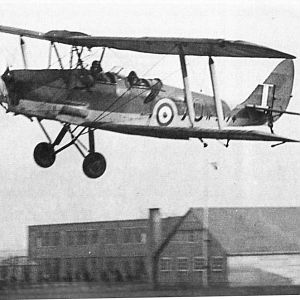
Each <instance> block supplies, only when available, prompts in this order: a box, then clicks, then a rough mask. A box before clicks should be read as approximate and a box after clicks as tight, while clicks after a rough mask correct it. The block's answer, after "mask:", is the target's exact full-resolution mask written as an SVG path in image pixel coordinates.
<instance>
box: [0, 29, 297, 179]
mask: <svg viewBox="0 0 300 300" xmlns="http://www.w3.org/2000/svg"><path fill="white" fill-rule="evenodd" d="M0 32H3V33H9V34H14V35H19V36H20V47H21V50H22V52H21V53H22V57H23V61H24V69H18V70H11V69H9V68H7V69H6V71H5V73H4V74H3V75H2V77H1V82H0V89H1V92H0V93H1V103H2V106H3V107H4V108H5V109H6V111H7V112H11V113H14V114H15V115H19V114H21V115H24V116H27V117H29V118H30V119H32V118H36V120H37V122H38V124H39V125H40V127H41V129H42V130H43V132H44V134H45V136H46V138H47V142H42V143H39V144H38V145H37V146H36V147H35V149H34V159H35V162H36V163H37V164H38V165H39V166H40V167H43V168H48V167H50V166H52V165H53V163H54V162H55V158H56V155H57V154H58V153H59V152H61V151H63V150H65V149H66V148H68V147H70V146H71V145H75V146H76V148H77V149H78V150H79V152H80V153H81V154H82V155H83V157H84V159H83V171H84V173H85V174H86V175H87V176H88V177H90V178H98V177H100V176H102V175H103V173H104V172H105V170H106V160H105V158H104V156H103V155H102V154H100V153H98V152H96V151H95V140H94V131H95V130H96V129H102V130H109V131H114V132H118V133H125V134H132V135H140V136H149V137H157V138H167V139H190V138H197V139H199V140H200V141H201V142H202V143H203V145H204V146H205V147H206V146H207V143H206V142H205V141H204V140H205V139H218V140H227V144H226V146H228V143H229V141H230V140H254V141H273V142H277V143H276V144H275V145H279V144H282V143H285V142H297V141H296V140H294V139H290V138H287V137H282V136H279V135H276V134H274V132H273V123H274V122H275V121H277V120H278V119H279V118H280V117H281V116H282V115H283V114H294V115H299V114H298V113H295V112H290V111H287V110H286V109H287V106H288V104H289V101H290V98H291V93H292V87H293V80H294V64H293V59H294V58H295V57H294V56H293V55H290V54H287V53H284V52H280V51H277V50H274V49H271V48H268V47H264V46H260V45H256V44H252V43H248V42H244V41H231V40H224V39H201V38H197V39H191V38H155V37H141V38H128V37H101V36H90V35H87V34H85V33H81V32H72V31H66V30H53V31H49V32H47V33H42V32H37V31H31V30H24V29H20V28H13V27H7V26H0ZM24 37H29V38H34V39H40V40H46V41H48V42H49V43H50V51H49V65H48V68H46V69H39V70H34V69H28V68H27V62H26V55H25V50H24ZM59 43H62V44H67V45H70V46H71V51H70V66H68V68H65V66H64V65H63V64H62V61H61V58H60V56H59V53H58V50H57V44H59ZM94 47H99V48H102V49H103V52H102V55H101V58H100V60H95V61H94V62H93V63H92V64H91V66H86V65H85V64H84V63H83V59H82V53H83V51H84V50H85V49H88V50H90V49H91V48H94ZM107 48H114V49H118V50H130V51H137V52H144V53H155V54H166V55H177V56H178V57H179V61H180V65H181V71H182V78H183V85H184V89H179V88H176V87H172V86H169V85H166V84H164V83H163V82H162V80H160V79H159V78H152V79H149V78H141V77H139V76H138V75H137V74H136V72H135V71H134V70H133V71H131V72H130V73H129V74H128V75H127V74H126V75H121V73H120V72H118V71H116V70H115V71H114V70H111V71H104V70H103V69H102V67H101V62H102V59H103V57H104V53H105V49H107ZM53 52H55V53H56V55H57V58H58V61H59V63H60V67H61V68H60V69H57V68H56V69H52V68H50V65H51V53H53ZM187 55H193V56H207V57H208V66H209V71H210V77H211V83H212V88H213V96H208V95H204V94H201V93H195V92H192V91H191V90H190V87H189V77H188V73H187V66H186V59H185V58H186V56H187ZM219 56H223V57H259V58H282V59H284V60H283V61H282V62H281V63H279V64H278V66H277V67H276V68H275V69H274V70H273V72H271V74H270V75H269V76H268V77H267V78H266V80H265V81H264V82H263V83H261V84H258V85H257V87H256V88H255V89H254V91H253V92H252V93H251V94H250V96H249V97H248V98H247V99H246V100H245V101H244V102H242V103H241V104H239V105H237V106H236V107H235V108H234V109H233V110H230V108H229V106H228V105H227V104H226V102H224V101H223V100H221V99H220V96H219V90H218V85H217V80H216V71H215V63H214V60H213V57H219ZM45 119H48V120H55V121H58V122H60V123H61V124H62V129H61V131H60V132H59V133H58V135H57V137H56V138H55V139H54V141H53V140H52V139H51V138H50V136H49V134H48V133H47V131H46V129H45V127H44V125H43V124H42V121H43V120H45ZM264 124H267V125H268V126H269V127H270V130H271V132H270V133H268V132H263V131H256V130H250V129H248V130H247V129H241V127H243V126H255V125H264ZM68 133H69V134H70V141H69V142H67V143H65V144H64V145H62V146H61V143H62V140H63V139H64V137H65V136H66V134H68ZM83 134H88V137H89V145H88V147H86V146H85V145H84V144H83V143H82V142H81V141H80V140H79V138H80V137H81V136H82V135H83ZM272 146H274V145H272Z"/></svg>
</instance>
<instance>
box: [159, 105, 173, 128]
mask: <svg viewBox="0 0 300 300" xmlns="http://www.w3.org/2000/svg"><path fill="white" fill-rule="evenodd" d="M156 118H157V122H158V124H159V125H161V126H168V125H169V124H171V122H172V121H173V118H174V111H173V108H172V106H171V105H170V104H169V103H162V104H161V105H160V106H159V107H158V108H157V114H156Z"/></svg>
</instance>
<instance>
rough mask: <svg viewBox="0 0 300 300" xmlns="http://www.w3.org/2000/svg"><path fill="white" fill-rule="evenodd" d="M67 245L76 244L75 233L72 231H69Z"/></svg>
mask: <svg viewBox="0 0 300 300" xmlns="http://www.w3.org/2000/svg"><path fill="white" fill-rule="evenodd" d="M67 245H68V246H73V245H74V234H73V232H72V231H67Z"/></svg>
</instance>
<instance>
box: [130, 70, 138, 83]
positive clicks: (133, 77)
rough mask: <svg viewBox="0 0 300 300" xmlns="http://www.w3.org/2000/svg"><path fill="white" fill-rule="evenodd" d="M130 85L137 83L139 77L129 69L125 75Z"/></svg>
mask: <svg viewBox="0 0 300 300" xmlns="http://www.w3.org/2000/svg"><path fill="white" fill-rule="evenodd" d="M127 79H128V82H129V84H130V86H133V85H137V84H138V81H139V78H138V76H137V75H136V73H135V72H134V71H131V72H130V73H129V74H128V76H127Z"/></svg>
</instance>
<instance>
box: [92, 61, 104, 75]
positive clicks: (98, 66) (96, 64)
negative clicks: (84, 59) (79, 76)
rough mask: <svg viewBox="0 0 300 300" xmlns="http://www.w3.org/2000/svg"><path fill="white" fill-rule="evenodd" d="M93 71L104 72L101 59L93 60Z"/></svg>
mask: <svg viewBox="0 0 300 300" xmlns="http://www.w3.org/2000/svg"><path fill="white" fill-rule="evenodd" d="M91 71H92V72H95V73H98V72H102V68H101V64H100V61H98V60H94V61H93V62H92V66H91Z"/></svg>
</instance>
